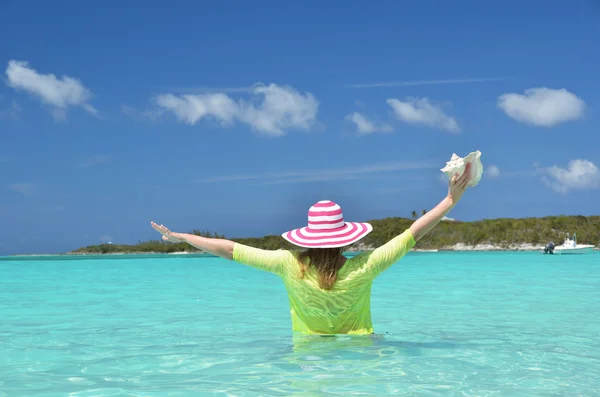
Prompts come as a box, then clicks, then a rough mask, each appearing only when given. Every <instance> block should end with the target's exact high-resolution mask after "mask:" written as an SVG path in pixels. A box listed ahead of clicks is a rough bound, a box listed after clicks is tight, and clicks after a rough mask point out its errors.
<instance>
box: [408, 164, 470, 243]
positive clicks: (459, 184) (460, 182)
mask: <svg viewBox="0 0 600 397" xmlns="http://www.w3.org/2000/svg"><path fill="white" fill-rule="evenodd" d="M470 171H471V163H467V166H466V167H465V172H464V173H463V174H462V175H460V176H459V175H458V174H456V175H454V176H453V177H452V180H451V181H450V183H449V186H448V195H447V196H446V197H445V198H444V199H443V200H442V201H440V203H439V204H438V205H436V206H435V207H434V208H433V209H432V210H431V211H429V212H427V213H426V214H425V215H423V216H422V217H420V218H419V219H417V220H416V221H414V222H413V224H412V225H411V226H410V232H411V233H412V235H413V236H414V238H415V241H419V240H420V239H421V238H423V236H425V235H426V234H427V233H429V231H430V230H431V229H433V228H434V227H435V226H436V225H437V224H438V223H439V222H440V221H441V220H442V218H443V217H444V216H446V214H447V213H448V212H450V210H451V209H452V208H454V206H455V205H456V204H457V203H458V202H459V201H460V199H461V197H462V195H463V193H464V192H465V190H466V188H467V182H469V178H470V175H471V172H470Z"/></svg>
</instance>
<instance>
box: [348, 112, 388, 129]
mask: <svg viewBox="0 0 600 397" xmlns="http://www.w3.org/2000/svg"><path fill="white" fill-rule="evenodd" d="M346 120H349V121H351V122H352V123H354V125H356V129H357V131H358V133H359V134H372V133H375V132H392V131H394V128H393V127H392V126H391V125H389V124H381V125H375V123H373V122H372V121H371V120H369V119H367V117H366V116H364V115H362V114H361V113H358V112H354V113H351V114H349V115H348V116H346Z"/></svg>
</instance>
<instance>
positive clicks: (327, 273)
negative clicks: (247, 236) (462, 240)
mask: <svg viewBox="0 0 600 397" xmlns="http://www.w3.org/2000/svg"><path fill="white" fill-rule="evenodd" d="M469 176H470V164H467V166H466V169H465V172H464V173H463V175H461V176H459V175H458V174H456V175H454V176H453V177H452V179H451V181H450V183H449V187H448V194H447V196H446V197H445V198H444V199H443V200H442V201H441V202H440V203H439V204H438V205H437V206H435V208H433V209H432V210H431V211H429V212H428V213H426V214H425V215H423V216H422V217H421V218H419V219H418V220H416V221H415V222H414V223H413V224H412V225H411V226H410V228H408V229H407V230H406V231H404V232H403V233H402V234H400V235H398V236H396V237H395V238H393V239H392V240H390V241H389V242H387V243H386V244H384V245H383V246H381V247H379V248H377V249H375V250H374V251H372V252H367V253H363V254H360V255H357V256H355V257H353V258H346V257H345V256H343V255H342V252H343V248H342V247H344V246H347V245H350V244H352V243H354V242H356V241H358V240H360V239H361V238H363V237H364V236H366V235H367V234H368V233H370V232H371V230H372V227H371V225H369V224H368V223H355V222H344V217H343V214H342V210H341V208H340V207H339V206H338V205H337V204H335V203H333V202H331V201H320V202H318V203H316V204H315V205H313V206H312V207H311V208H310V210H309V212H308V227H303V228H299V229H295V230H292V231H290V232H287V233H284V234H283V237H284V238H285V239H286V240H288V241H289V242H291V243H292V244H294V245H297V246H299V247H304V248H307V250H305V251H303V252H300V253H296V252H292V251H288V250H262V249H258V248H253V247H249V246H246V245H243V244H239V243H235V242H233V241H229V240H225V239H213V238H207V237H201V236H196V235H192V234H186V233H174V232H171V231H170V230H169V229H167V228H166V227H164V226H163V225H157V224H156V223H154V222H152V223H151V224H152V227H153V228H154V229H156V230H157V231H158V232H159V233H161V234H162V236H163V239H164V240H166V241H171V242H186V243H188V244H190V245H193V246H194V247H197V248H199V249H201V250H204V251H207V252H210V253H212V254H215V255H218V256H220V257H223V258H226V259H233V260H235V261H237V262H240V263H243V264H246V265H249V266H252V267H255V268H257V269H260V270H264V271H268V272H271V273H274V274H276V275H278V276H279V277H281V278H282V279H283V282H284V284H285V287H286V289H287V293H288V297H289V302H290V312H291V317H292V329H293V331H294V332H300V333H304V334H372V333H373V325H372V323H371V308H370V298H371V284H372V282H373V280H374V279H375V277H377V276H378V275H379V274H381V272H383V271H384V270H386V269H387V268H388V267H390V266H391V265H392V264H394V263H395V262H397V261H398V260H399V259H400V258H402V257H403V256H404V255H405V254H406V253H407V252H408V251H409V250H410V249H411V248H412V247H413V246H414V245H415V244H416V242H417V241H419V240H420V239H421V238H422V237H423V236H424V235H425V234H427V233H428V232H429V231H430V230H431V229H433V228H434V227H435V226H436V225H437V224H438V223H439V222H440V221H441V220H442V218H443V217H444V216H445V215H446V214H447V213H448V212H449V211H450V210H451V209H452V208H453V207H454V206H455V205H456V204H457V203H458V201H459V200H460V199H461V197H462V195H463V193H464V191H465V190H466V188H467V182H468V181H469Z"/></svg>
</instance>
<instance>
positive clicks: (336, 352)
mask: <svg viewBox="0 0 600 397" xmlns="http://www.w3.org/2000/svg"><path fill="white" fill-rule="evenodd" d="M478 347H480V346H478V345H477V344H476V343H458V342H452V341H433V342H410V341H402V340H396V339H394V338H393V337H390V336H386V335H383V334H373V335H294V336H293V337H292V338H291V340H289V339H288V342H287V343H286V344H285V348H284V349H282V350H281V351H279V352H274V353H273V355H272V356H271V357H270V359H271V360H273V361H279V360H286V361H288V362H296V363H298V364H299V363H301V362H306V361H319V360H323V361H329V360H336V359H344V360H351V361H352V360H378V359H381V358H384V357H392V356H400V357H402V356H403V357H420V356H425V355H432V354H435V352H434V350H439V349H474V348H478Z"/></svg>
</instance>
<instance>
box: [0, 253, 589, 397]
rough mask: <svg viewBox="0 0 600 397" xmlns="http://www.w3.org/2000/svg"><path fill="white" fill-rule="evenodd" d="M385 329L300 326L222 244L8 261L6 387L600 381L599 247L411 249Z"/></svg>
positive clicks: (376, 314) (482, 387)
mask: <svg viewBox="0 0 600 397" xmlns="http://www.w3.org/2000/svg"><path fill="white" fill-rule="evenodd" d="M372 313H373V321H374V325H375V328H376V332H377V335H376V336H358V337H349V336H335V337H320V336H316V337H292V335H291V331H290V328H291V325H290V317H289V307H288V302H287V295H286V292H285V289H284V287H283V285H282V283H281V282H280V281H279V279H278V278H277V277H276V276H274V275H271V274H268V273H262V272H260V271H257V270H254V269H252V268H248V267H245V266H244V265H240V264H237V263H234V262H229V261H225V260H222V259H219V258H197V257H194V256H191V255H188V256H173V255H171V256H166V255H165V256H151V255H149V256H144V257H131V256H110V257H86V258H83V259H82V258H64V257H37V258H19V259H15V258H13V259H7V258H2V259H1V260H0V396H2V397H21V396H32V397H33V396H35V397H59V396H60V397H63V396H69V397H84V396H85V397H91V396H145V397H150V396H157V397H158V396H203V395H207V396H211V395H218V396H261V395H262V396H294V395H298V396H300V395H310V396H313V395H314V396H321V395H323V396H328V395H338V396H349V395H354V394H356V395H372V396H384V395H398V396H511V397H512V396H598V395H600V254H598V253H594V254H589V255H580V256H575V255H574V256H558V255H555V256H550V255H542V254H539V253H532V252H529V253H510V252H502V253H491V252H488V253H477V252H466V253H409V254H408V255H407V256H406V257H405V258H404V259H402V260H401V261H400V262H399V263H397V264H395V265H394V266H393V267H392V268H390V269H389V270H388V271H386V272H385V273H384V274H382V275H381V276H380V277H379V278H378V279H377V280H376V281H375V283H374V285H373V292H372Z"/></svg>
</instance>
